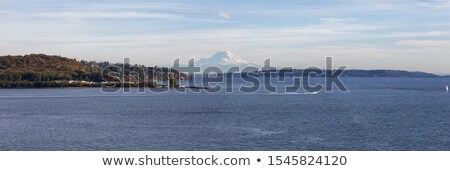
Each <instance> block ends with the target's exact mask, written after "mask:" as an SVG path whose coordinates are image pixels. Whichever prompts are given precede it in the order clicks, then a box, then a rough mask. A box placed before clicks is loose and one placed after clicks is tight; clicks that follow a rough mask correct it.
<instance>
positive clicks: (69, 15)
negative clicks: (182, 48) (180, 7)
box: [40, 11, 183, 19]
mask: <svg viewBox="0 0 450 171" xmlns="http://www.w3.org/2000/svg"><path fill="white" fill-rule="evenodd" d="M40 15H41V16H43V17H54V18H65V19H70V18H82V19H85V18H117V19H125V18H157V19H181V18H183V17H182V16H179V15H173V14H167V13H142V12H133V11H129V12H44V13H41V14H40Z"/></svg>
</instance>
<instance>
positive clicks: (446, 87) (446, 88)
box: [445, 85, 448, 93]
mask: <svg viewBox="0 0 450 171" xmlns="http://www.w3.org/2000/svg"><path fill="white" fill-rule="evenodd" d="M445 92H447V93H448V85H445Z"/></svg>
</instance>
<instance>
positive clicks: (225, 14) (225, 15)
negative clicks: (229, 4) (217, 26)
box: [219, 11, 230, 19]
mask: <svg viewBox="0 0 450 171" xmlns="http://www.w3.org/2000/svg"><path fill="white" fill-rule="evenodd" d="M219 15H220V16H221V17H223V18H225V19H230V15H229V14H228V13H226V12H225V11H219Z"/></svg>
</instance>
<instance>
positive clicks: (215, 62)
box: [195, 51, 259, 70]
mask: <svg viewBox="0 0 450 171" xmlns="http://www.w3.org/2000/svg"><path fill="white" fill-rule="evenodd" d="M195 64H196V65H197V66H201V67H208V66H215V67H219V68H221V69H225V70H227V69H228V68H230V67H233V66H238V67H240V69H242V68H244V67H249V66H252V67H259V65H257V64H254V63H251V62H248V61H246V60H244V59H242V58H239V57H237V56H236V55H235V54H233V53H232V52H230V51H219V52H217V53H215V54H214V55H213V56H211V57H209V58H202V59H200V60H198V61H196V62H195Z"/></svg>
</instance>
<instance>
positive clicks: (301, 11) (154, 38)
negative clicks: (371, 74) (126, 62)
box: [0, 0, 450, 73]
mask: <svg viewBox="0 0 450 171" xmlns="http://www.w3.org/2000/svg"><path fill="white" fill-rule="evenodd" d="M0 23H1V27H0V55H8V54H13V55H15V54H17V55H23V54H30V53H46V54H55V55H62V56H68V57H73V58H77V59H86V60H97V61H105V60H106V61H111V62H119V61H122V59H123V57H129V58H131V62H132V63H141V64H145V65H156V64H160V65H161V64H163V65H167V64H171V63H172V61H173V60H174V59H175V58H181V61H187V60H188V59H190V58H201V57H209V56H212V55H213V54H214V53H215V52H217V51H223V50H228V51H232V52H233V53H234V54H236V55H237V56H238V57H241V58H244V59H246V60H249V61H252V62H255V63H260V64H262V63H263V61H264V59H266V58H269V57H270V58H271V59H272V63H273V64H274V65H277V66H293V67H297V68H304V67H307V66H311V65H313V66H318V67H323V66H324V62H325V56H334V61H335V64H336V65H348V66H349V68H355V69H403V70H420V71H428V72H434V73H450V60H449V59H450V58H449V57H450V2H449V1H441V0H398V1H394V2H393V1H389V0H376V1H357V0H338V1H328V0H325V1H322V0H311V1H296V0H289V1H268V0H263V1H255V0H249V1H242V0H241V1H233V0H227V1H216V0H196V1H194V0H178V1H143V0H142V1H141V0H133V1H102V0H77V1H65V0H14V1H4V0H0Z"/></svg>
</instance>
